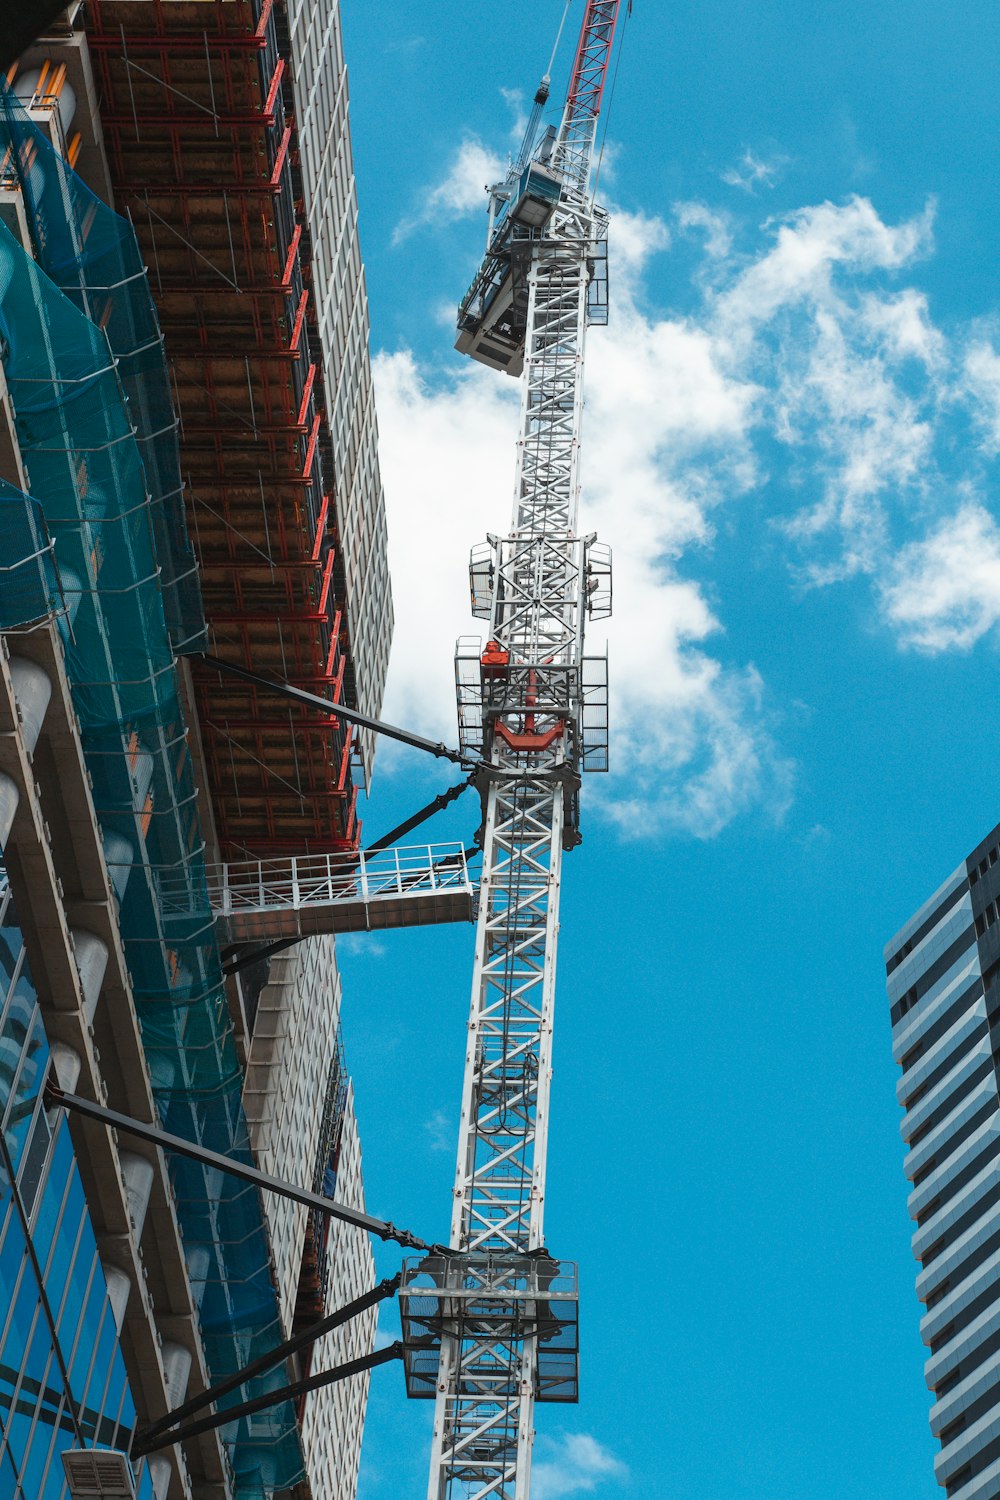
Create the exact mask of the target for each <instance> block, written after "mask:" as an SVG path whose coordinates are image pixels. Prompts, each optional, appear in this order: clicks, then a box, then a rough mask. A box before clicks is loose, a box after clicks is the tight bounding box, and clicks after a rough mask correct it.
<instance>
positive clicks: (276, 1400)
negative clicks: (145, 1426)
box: [132, 1343, 403, 1458]
mask: <svg viewBox="0 0 1000 1500" xmlns="http://www.w3.org/2000/svg"><path fill="white" fill-rule="evenodd" d="M402 1358H403V1346H402V1344H400V1343H395V1344H390V1345H389V1346H388V1348H387V1349H375V1350H373V1352H372V1353H371V1354H363V1355H362V1356H361V1358H360V1359H351V1360H348V1361H347V1363H346V1364H343V1365H334V1367H333V1369H331V1370H322V1371H321V1372H320V1373H319V1374H318V1375H310V1376H309V1377H308V1378H307V1379H305V1380H296V1381H295V1382H294V1383H293V1384H292V1385H285V1386H282V1387H281V1389H280V1390H277V1391H268V1392H267V1393H266V1394H265V1395H263V1396H256V1397H255V1398H254V1399H253V1400H252V1401H241V1402H240V1404H239V1405H238V1406H225V1407H223V1409H222V1411H216V1412H213V1413H212V1415H211V1416H210V1417H202V1418H201V1420H200V1421H196V1422H187V1423H185V1424H184V1425H182V1426H180V1427H175V1428H173V1429H172V1430H171V1431H169V1432H166V1433H161V1434H160V1436H159V1437H156V1438H151V1439H150V1440H149V1441H148V1442H141V1441H138V1440H137V1442H136V1444H135V1446H134V1447H133V1449H132V1453H133V1455H134V1456H135V1457H136V1458H138V1457H139V1456H140V1455H141V1454H143V1453H152V1452H154V1451H155V1450H156V1449H157V1448H172V1447H173V1445H174V1443H186V1442H187V1440H188V1439H189V1438H193V1437H198V1436H199V1435H200V1434H201V1433H203V1432H211V1431H212V1430H213V1428H215V1427H225V1426H227V1425H228V1424H229V1423H230V1422H238V1421H239V1420H240V1419H241V1418H243V1417H252V1416H253V1415H254V1413H255V1412H258V1411H267V1410H268V1408H269V1407H272V1406H278V1405H279V1404H280V1403H281V1402H282V1401H296V1400H298V1398H299V1397H300V1396H307V1395H308V1394H309V1392H310V1391H319V1390H322V1388H323V1387H324V1386H325V1385H333V1384H334V1382H335V1381H338V1380H347V1379H348V1378H349V1377H350V1376H351V1375H358V1374H360V1373H361V1372H362V1371H363V1370H374V1369H375V1368H376V1366H377V1365H385V1364H388V1363H389V1361H390V1360H393V1359H402Z"/></svg>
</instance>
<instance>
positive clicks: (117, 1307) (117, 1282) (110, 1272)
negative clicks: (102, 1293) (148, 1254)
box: [104, 1266, 132, 1333]
mask: <svg viewBox="0 0 1000 1500" xmlns="http://www.w3.org/2000/svg"><path fill="white" fill-rule="evenodd" d="M104 1280H105V1281H106V1282H107V1284H108V1301H109V1302H110V1303H111V1311H112V1312H113V1313H114V1315H115V1329H116V1331H117V1332H118V1333H121V1331H122V1324H123V1323H124V1322H125V1310H126V1308H127V1307H128V1299H129V1293H130V1292H131V1290H132V1278H131V1276H128V1275H127V1274H126V1273H125V1272H124V1271H123V1270H122V1269H121V1267H120V1266H105V1267H104Z"/></svg>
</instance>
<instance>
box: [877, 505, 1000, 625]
mask: <svg viewBox="0 0 1000 1500" xmlns="http://www.w3.org/2000/svg"><path fill="white" fill-rule="evenodd" d="M884 605H885V611H886V615H887V617H888V619H889V620H890V622H891V623H892V625H893V626H894V627H895V628H896V629H897V630H898V631H899V633H900V636H901V638H902V640H903V641H904V642H905V643H906V644H907V645H911V646H916V647H918V648H920V649H922V650H925V651H934V652H937V651H946V650H950V649H959V650H968V649H969V648H970V647H971V646H974V645H975V644H976V642H977V641H978V640H980V639H981V637H982V636H984V635H986V633H987V632H988V631H990V630H992V629H993V628H994V626H995V625H996V623H997V621H998V620H1000V527H998V526H997V523H996V521H995V520H994V518H993V517H992V516H991V515H990V514H989V512H988V511H986V510H984V509H983V507H982V505H979V504H977V503H975V502H973V501H970V502H969V503H967V504H966V505H964V506H962V508H961V509H960V510H959V511H958V512H957V513H956V514H955V515H952V516H948V517H946V518H945V519H944V520H943V521H941V522H940V524H939V525H938V526H936V527H935V528H934V530H932V531H931V532H930V533H929V534H928V535H927V536H926V537H925V538H923V540H921V541H916V542H911V543H909V545H908V546H906V547H904V548H903V550H902V551H901V552H900V554H899V557H898V559H897V561H896V564H895V566H894V567H893V569H892V572H891V574H890V576H889V578H888V580H887V582H886V584H885V588H884Z"/></svg>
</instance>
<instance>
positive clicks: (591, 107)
mask: <svg viewBox="0 0 1000 1500" xmlns="http://www.w3.org/2000/svg"><path fill="white" fill-rule="evenodd" d="M620 8H621V7H620V0H589V3H588V5H587V13H586V15H585V16H584V19H583V25H582V27H581V29H580V40H579V42H578V43H577V48H576V58H575V60H574V63H573V76H572V78H571V80H570V85H569V92H568V93H567V95H566V119H567V121H569V120H573V119H577V118H579V117H581V116H583V117H584V118H587V119H596V117H597V116H598V115H599V114H600V112H601V100H602V98H603V97H604V85H605V82H606V80H607V76H608V64H609V62H610V60H611V48H612V46H613V45H614V40H615V26H616V24H617V22H618V12H619V10H620Z"/></svg>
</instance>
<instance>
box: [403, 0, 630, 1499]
mask: <svg viewBox="0 0 1000 1500" xmlns="http://www.w3.org/2000/svg"><path fill="white" fill-rule="evenodd" d="M620 8H621V5H620V0H586V3H585V9H584V15H583V21H582V26H581V30H580V35H579V40H578V42H577V48H576V53H575V58H574V63H573V69H572V74H571V79H570V84H569V90H568V93H567V97H566V101H565V106H564V108H563V112H562V119H561V122H560V124H559V127H558V129H557V130H552V129H551V128H550V129H546V130H545V131H543V133H542V134H541V137H540V138H537V139H536V136H537V130H538V123H539V119H540V114H541V110H542V108H543V106H544V104H545V102H546V100H547V97H548V91H549V80H548V77H547V76H546V78H545V79H543V81H542V84H541V85H540V87H539V90H538V93H537V94H536V96H535V111H534V113H533V116H532V120H531V122H530V123H529V127H528V133H527V135H526V138H525V143H524V146H523V148H522V150H521V152H520V154H519V156H518V158H517V160H516V161H515V162H513V163H512V165H511V168H510V170H509V172H508V174H507V177H506V179H505V180H504V181H503V182H502V183H500V184H498V185H497V186H495V187H494V188H492V189H491V190H490V203H489V228H488V237H487V245H486V254H485V258H484V260H483V263H482V266H481V268H480V270H479V272H478V273H477V275H476V278H475V280H474V281H473V283H472V285H471V287H470V288H469V291H468V292H467V293H466V296H465V297H464V298H463V300H462V303H461V306H460V308H459V317H458V342H457V347H458V349H460V350H461V351H463V352H465V353H468V354H469V355H470V356H471V357H472V358H474V359H476V360H478V361H480V362H481V363H483V364H486V365H489V366H492V367H493V368H496V369H499V370H503V371H506V372H507V373H509V374H511V375H519V376H520V380H521V412H520V434H519V438H518V445H517V468H516V482H515V498H514V512H513V519H512V524H511V529H510V532H509V533H508V534H507V535H506V536H504V537H491V538H490V540H489V542H488V544H487V545H486V547H479V548H476V549H474V551H473V554H472V561H471V564H470V581H471V588H472V604H473V613H474V614H475V615H476V616H477V617H479V618H481V619H484V620H486V619H488V620H489V640H488V644H487V647H486V649H485V651H481V650H478V649H477V650H474V651H470V650H469V648H468V647H467V645H466V644H465V643H463V642H460V643H459V651H458V656H457V659H456V661H457V682H458V703H459V722H460V732H461V740H462V747H463V749H465V750H468V751H470V752H473V753H477V754H479V755H480V756H481V757H482V762H481V764H482V766H483V767H484V769H483V770H482V771H481V773H480V775H481V781H482V787H481V790H482V794H483V800H484V813H485V817H484V824H483V830H482V848H483V859H482V877H481V888H480V901H479V913H478V921H477V929H476V949H475V967H474V974H473V981H472V1004H471V1013H470V1017H469V1027H468V1045H467V1052H466V1060H465V1080H464V1086H463V1092H462V1112H461V1124H460V1137H459V1145H458V1164H457V1170H456V1175H455V1185H454V1198H453V1209H452V1222H451V1238H450V1250H449V1253H448V1254H447V1255H430V1256H425V1257H424V1258H423V1260H419V1261H417V1260H411V1261H409V1262H408V1263H407V1265H406V1267H405V1268H404V1274H403V1284H402V1286H401V1288H400V1293H399V1295H400V1304H401V1311H402V1315H403V1342H404V1348H405V1349H406V1351H407V1352H406V1356H405V1359H406V1373H407V1383H408V1389H409V1392H410V1394H411V1395H417V1396H425V1397H433V1399H434V1401H435V1412H434V1434H433V1446H432V1455H431V1472H430V1481H429V1486H428V1491H427V1494H428V1500H458V1497H464V1500H486V1497H489V1496H492V1497H496V1500H528V1495H529V1487H530V1465H531V1451H532V1442H533V1436H534V1429H533V1420H534V1404H535V1401H536V1400H538V1401H546V1400H548V1401H570V1400H575V1399H576V1392H577V1318H576V1308H577V1287H576V1269H575V1266H573V1265H572V1264H571V1263H569V1262H564V1261H557V1260H555V1259H553V1258H552V1257H551V1256H550V1255H549V1254H548V1253H547V1252H546V1251H545V1249H544V1234H543V1216H544V1211H545V1166H546V1146H547V1139H548V1128H549V1091H550V1080H551V1072H552V1028H553V1012H554V1001H555V975H556V941H557V936H558V930H559V887H560V868H561V862H562V853H563V850H564V849H572V848H573V847H574V846H575V845H576V844H578V843H579V842H580V832H579V789H580V773H581V772H582V771H585V770H588V769H606V768H607V669H606V660H605V659H604V658H587V657H585V656H584V651H583V644H584V623H585V620H586V619H587V618H590V619H594V618H601V617H604V616H606V615H607V614H609V613H610V595H611V589H610V554H609V552H608V550H607V549H606V548H604V547H602V546H600V545H599V544H598V543H597V542H596V540H595V538H593V537H591V536H584V537H581V536H580V535H579V534H578V528H577V510H578V498H579V458H580V430H581V417H582V408H583V355H584V338H585V332H586V327H587V324H588V322H604V321H606V309H607V298H606V287H607V279H606V272H605V267H606V255H605V251H606V232H607V216H606V215H605V214H604V213H602V211H601V210H600V209H598V208H596V207H595V205H594V202H593V200H592V196H591V171H592V166H593V160H594V154H595V144H596V134H597V122H598V117H599V115H600V110H601V101H602V97H603V94H604V88H605V82H606V79H607V76H608V66H609V62H610V59H611V54H612V47H613V43H614V37H615V28H616V24H617V22H618V18H619V11H620Z"/></svg>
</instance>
